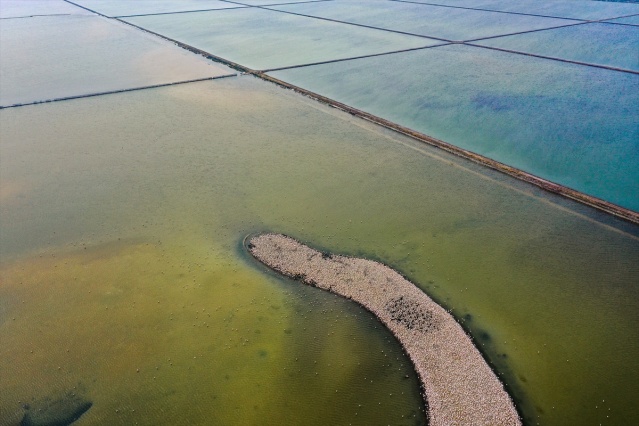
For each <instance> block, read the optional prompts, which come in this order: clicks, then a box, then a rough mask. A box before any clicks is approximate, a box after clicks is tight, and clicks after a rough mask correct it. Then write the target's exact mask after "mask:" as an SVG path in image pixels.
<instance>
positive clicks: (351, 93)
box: [272, 46, 639, 210]
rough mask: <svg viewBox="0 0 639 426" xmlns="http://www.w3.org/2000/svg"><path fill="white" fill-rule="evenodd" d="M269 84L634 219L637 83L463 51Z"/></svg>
mask: <svg viewBox="0 0 639 426" xmlns="http://www.w3.org/2000/svg"><path fill="white" fill-rule="evenodd" d="M390 64H392V66H390ZM272 75H273V76H274V77H276V78H279V79H282V80H284V81H287V82H290V83H291V84H294V85H297V86H301V87H304V88H306V89H308V90H310V91H313V92H316V93H320V94H322V95H324V96H327V97H329V98H332V99H335V100H337V101H339V102H343V103H345V104H347V105H351V106H353V107H355V108H358V109H361V110H364V111H366V112H369V113H372V114H375V115H377V116H380V117H382V118H385V119H388V120H391V121H393V122H396V123H399V124H401V125H404V126H407V127H409V128H411V129H415V130H417V131H420V132H422V133H425V134H427V135H430V136H433V137H436V138H438V139H441V140H443V141H446V142H449V143H452V144H454V145H456V146H459V147H461V148H464V149H468V150H471V151H474V152H476V153H479V154H482V155H484V156H487V157H489V158H492V159H495V160H497V161H500V162H503V163H506V164H508V165H511V166H514V167H517V168H519V169H522V170H525V171H527V172H530V173H532V174H535V175H537V176H540V177H542V178H544V179H548V180H551V181H553V182H557V183H560V184H563V185H565V186H568V187H570V188H573V189H576V190H578V191H582V192H584V193H586V194H589V195H593V196H595V197H599V198H603V199H604V200H607V201H610V202H612V203H615V204H619V205H621V206H623V207H626V208H629V209H633V210H639V198H638V197H637V195H636V194H637V190H638V188H639V174H638V173H637V170H639V145H638V144H639V117H638V116H637V114H635V113H634V112H633V111H634V110H635V109H636V108H635V106H636V105H637V103H638V102H639V76H637V75H633V74H626V73H621V72H615V71H608V70H602V69H597V68H591V67H583V66H577V65H572V64H566V63H561V62H557V61H551V60H544V59H538V58H531V57H526V56H523V55H513V54H508V53H503V52H497V51H492V50H488V49H481V48H477V47H472V46H442V47H435V48H431V49H425V50H421V51H416V52H407V53H399V54H393V55H389V56H385V57H379V58H366V59H359V60H354V61H348V62H340V63H335V64H326V65H318V66H313V67H307V68H299V69H291V70H283V71H277V72H273V73H272ZM373 87H374V88H375V90H372V88H373Z"/></svg>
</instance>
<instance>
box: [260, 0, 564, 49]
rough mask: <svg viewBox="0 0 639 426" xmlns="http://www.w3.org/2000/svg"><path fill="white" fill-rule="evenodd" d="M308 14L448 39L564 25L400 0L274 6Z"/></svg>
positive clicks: (536, 18)
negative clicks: (394, 0) (371, 4)
mask: <svg viewBox="0 0 639 426" xmlns="http://www.w3.org/2000/svg"><path fill="white" fill-rule="evenodd" d="M273 8H274V9H277V10H286V11H290V12H295V13H302V14H307V15H311V16H319V17H323V18H331V19H337V20H342V21H345V22H352V23H357V24H364V25H371V26H374V27H379V28H386V29H391V30H395V31H404V32H408V33H412V34H419V35H424V36H431V37H440V38H444V39H448V40H469V39H475V38H480V37H491V36H496V35H503V34H511V33H514V32H519V31H529V30H536V29H541V28H550V27H556V26H559V25H566V24H567V23H569V22H570V21H565V20H563V19H552V18H539V17H536V16H524V15H513V14H505V13H495V12H485V11H481V10H467V9H453V8H448V7H438V6H428V5H423V4H411V3H401V2H378V3H375V7H371V6H370V3H369V2H366V1H363V2H362V1H358V2H350V1H349V2H320V3H307V4H299V5H296V4H293V5H286V6H274V7H273Z"/></svg>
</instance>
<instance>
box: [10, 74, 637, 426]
mask: <svg viewBox="0 0 639 426" xmlns="http://www.w3.org/2000/svg"><path fill="white" fill-rule="evenodd" d="M0 140H1V141H2V142H1V143H0V159H1V160H0V197H1V199H0V200H1V202H0V232H1V233H0V250H1V253H2V263H1V264H0V280H1V281H0V342H2V343H1V345H0V386H1V388H2V391H1V393H0V396H1V397H0V424H1V425H3V426H4V425H14V424H18V423H19V421H20V419H21V417H22V415H23V413H24V411H25V408H23V406H24V405H25V404H29V406H30V407H31V406H33V407H37V404H38V403H39V402H38V401H41V400H42V399H44V398H47V397H51V398H56V395H60V394H63V393H64V392H67V391H69V390H72V391H73V392H76V393H78V394H80V395H81V396H82V397H83V398H86V399H87V400H90V401H91V402H92V403H93V405H92V407H91V408H90V409H89V410H88V411H87V412H86V413H85V414H84V415H83V416H82V417H81V418H80V420H78V421H77V424H78V425H93V424H126V425H129V424H136V423H137V424H149V425H151V424H153V425H155V424H184V425H186V424H221V425H240V424H246V425H248V424H263V425H266V424H269V425H270V424H273V425H274V424H304V425H310V424H322V425H324V424H344V425H345V424H361V425H372V424H393V425H398V424H406V425H412V424H423V423H424V422H425V420H426V419H425V415H424V414H423V410H424V407H423V404H422V403H421V396H420V391H419V387H418V382H417V379H416V377H415V375H414V373H413V372H412V369H411V366H410V362H409V361H408V359H407V358H406V357H405V356H404V355H403V354H402V352H401V349H400V347H399V346H398V344H397V343H396V342H395V340H394V339H393V338H392V336H391V335H390V334H389V333H388V332H387V331H385V330H384V329H382V328H381V327H380V325H379V324H378V323H377V321H376V320H375V319H374V318H372V316H371V315H370V314H368V313H366V312H363V311H362V310H361V309H360V308H358V307H357V306H354V305H353V304H352V303H351V302H349V301H345V300H342V299H339V298H338V297H337V296H334V295H331V294H326V293H322V292H321V291H319V290H317V289H313V288H308V287H304V286H302V285H300V284H299V283H297V282H293V281H289V280H286V279H283V278H281V277H279V276H277V275H275V274H273V273H270V272H268V271H266V270H265V269H264V268H263V267H262V266H260V265H258V264H257V263H256V262H255V261H254V260H252V259H251V258H250V257H249V256H247V254H246V252H245V251H244V249H243V246H242V239H243V238H244V237H245V236H246V235H247V234H249V233H251V232H259V231H265V230H269V231H276V232H282V233H285V234H289V235H291V236H294V237H296V238H298V239H300V240H302V241H304V242H307V243H309V244H310V245H312V246H314V247H318V248H321V249H324V250H331V251H334V252H338V253H345V254H350V255H356V256H365V257H369V258H375V259H379V260H381V261H383V262H385V263H386V264H388V265H390V266H392V267H394V268H396V269H398V270H399V271H400V272H402V273H404V274H405V275H407V276H408V277H409V278H410V279H411V280H413V281H414V282H416V283H417V284H418V285H420V286H421V287H422V288H423V289H424V290H425V291H427V292H428V294H429V295H431V296H432V297H433V298H435V299H436V300H438V301H439V302H441V303H442V304H443V305H444V306H445V307H447V308H448V309H451V310H452V312H453V313H454V314H455V315H456V316H457V318H458V319H459V320H460V321H462V322H463V324H464V325H465V326H466V327H467V328H468V329H469V330H470V331H471V333H472V334H473V336H474V338H475V339H476V341H477V343H478V344H479V346H480V347H481V348H482V350H483V351H484V352H485V354H486V356H487V359H488V360H489V361H490V362H491V364H492V365H493V366H494V367H495V369H496V371H497V372H498V373H499V374H500V375H501V376H502V377H503V378H504V380H505V381H506V383H507V385H508V389H509V391H510V392H511V393H512V394H513V396H514V398H515V400H516V401H517V404H518V406H519V408H520V410H521V411H522V414H523V416H524V418H525V420H526V422H527V423H529V424H536V423H539V424H543V425H566V424H575V425H577V424H579V425H585V424H599V423H601V424H610V425H613V424H616V425H627V424H635V423H639V408H638V407H637V406H636V404H635V402H636V397H637V395H639V366H638V364H637V359H639V331H638V330H639V309H638V308H639V297H637V296H638V295H639V294H638V293H639V263H638V262H637V259H638V258H639V238H638V236H639V229H638V228H637V227H636V226H634V225H629V224H624V223H622V222H618V221H616V220H614V219H611V218H609V217H605V216H602V215H600V214H598V213H595V212H592V211H590V210H588V209H586V208H584V207H580V206H577V205H574V204H573V203H570V202H568V201H566V200H561V199H558V198H556V197H551V196H548V195H547V194H544V193H542V192H541V191H539V190H537V189H534V188H532V187H529V186H527V185H524V184H522V183H519V182H515V181H513V180H511V179H509V178H506V177H503V176H500V175H498V174H496V173H493V172H490V171H485V170H482V169H480V168H478V167H477V166H474V165H471V164H468V163H466V162H464V161H461V160H458V159H456V158H453V157H450V156H447V155H444V154H443V153H441V152H439V151H436V150H434V149H431V148H429V147H427V146H425V145H423V144H419V143H416V142H412V141H410V140H408V139H406V138H402V137H399V136H398V135H394V134H393V133H391V132H387V131H383V130H380V129H378V128H376V127H373V126H372V125H369V124H366V123H364V122H362V121H360V120H357V119H354V118H352V117H351V116H349V115H347V114H344V113H341V112H338V111H336V110H333V109H330V108H327V107H323V106H321V105H319V104H317V103H314V102H312V101H310V100H306V99H304V98H302V97H300V96H298V95H296V94H294V93H292V92H287V91H284V90H282V89H280V88H277V87H276V86H273V85H271V84H268V83H265V82H262V81H260V80H257V79H255V78H253V77H250V76H243V77H231V78H226V79H221V80H215V81H209V82H200V83H191V84H185V85H179V86H172V87H165V88H158V89H152V90H144V91H139V92H131V93H126V94H115V95H109V96H102V97H98V98H86V99H78V100H74V101H69V102H57V103H51V104H43V105H35V106H28V107H21V108H16V109H8V110H3V111H2V112H1V114H0ZM30 409H33V408H30Z"/></svg>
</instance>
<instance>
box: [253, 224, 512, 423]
mask: <svg viewBox="0 0 639 426" xmlns="http://www.w3.org/2000/svg"><path fill="white" fill-rule="evenodd" d="M247 247H248V249H249V251H250V252H251V254H252V255H253V256H254V257H255V258H256V259H258V260H259V261H261V262H262V263H264V264H266V265H267V266H269V267H270V268H272V269H274V270H276V271H278V272H280V273H282V274H284V275H287V276H289V277H293V278H296V279H299V280H301V281H303V282H305V283H306V284H309V285H312V286H316V287H319V288H321V289H324V290H328V291H331V292H333V293H336V294H339V295H341V296H344V297H346V298H348V299H352V300H354V301H355V302H357V303H359V304H360V305H362V306H363V307H364V308H366V309H368V310H369V311H371V312H372V313H373V314H375V315H376V316H377V318H379V320H380V321H381V322H382V323H384V325H385V326H386V327H388V328H389V329H390V330H391V332H392V333H393V334H394V335H395V336H396V337H397V339H398V340H399V341H400V343H401V344H402V345H403V347H404V350H405V351H406V353H407V354H408V356H409V357H410V358H411V360H412V362H413V364H414V365H415V368H416V370H417V374H418V375H419V378H420V380H421V382H422V386H423V390H424V395H423V397H424V399H425V401H426V403H427V406H428V417H429V423H430V424H431V425H432V426H444V425H446V426H451V425H460V426H461V425H464V426H466V425H491V426H496V425H521V419H520V418H519V415H518V414H517V410H516V409H515V406H514V404H513V402H512V400H511V399H510V396H509V395H508V393H506V391H505V390H504V387H503V386H502V384H501V382H500V381H499V380H498V379H497V377H496V376H495V373H494V372H493V371H492V370H491V369H490V367H489V366H488V364H486V361H485V360H484V359H483V357H482V356H481V354H480V353H479V351H478V350H477V348H476V347H475V345H474V344H473V342H472V340H471V339H470V337H469V336H468V335H467V334H466V333H465V332H464V330H463V329H462V328H461V326H460V325H459V324H458V323H457V321H455V319H454V318H453V317H452V316H451V315H450V314H449V313H448V312H446V310H445V309H443V308H442V307H441V306H439V305H438V304H436V303H435V302H433V301H432V300H431V299H430V298H429V297H428V296H427V295H426V294H424V292H422V291H421V290H420V289H419V288H417V287H416V286H415V285H414V284H412V283H411V282H410V281H408V280H406V279H405V278H404V277H402V276H401V275H400V274H398V273H397V272H395V271H394V270H392V269H391V268H389V267H387V266H385V265H382V264H381V263H378V262H374V261H371V260H366V259H356V258H351V257H344V256H337V255H330V254H326V253H321V252H319V251H317V250H314V249H312V248H310V247H307V246H305V245H303V244H301V243H300V242H298V241H296V240H294V239H292V238H289V237H287V236H284V235H280V234H262V235H258V236H254V237H252V238H251V239H250V240H249V241H248V244H247Z"/></svg>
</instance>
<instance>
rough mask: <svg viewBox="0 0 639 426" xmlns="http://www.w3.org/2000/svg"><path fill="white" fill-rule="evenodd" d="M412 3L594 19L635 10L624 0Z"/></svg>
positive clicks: (442, 0) (420, 0)
mask: <svg viewBox="0 0 639 426" xmlns="http://www.w3.org/2000/svg"><path fill="white" fill-rule="evenodd" d="M411 1H415V2H416V3H434V4H441V5H447V6H461V7H469V8H478V9H489V10H498V11H502V12H513V13H530V14H535V15H544V16H554V17H559V18H571V19H584V20H596V19H607V18H616V17H620V16H624V15H630V14H634V13H639V12H638V9H639V6H638V5H636V4H628V3H613V2H600V1H579V0H577V1H575V0H523V1H509V0H432V1H429V0H411Z"/></svg>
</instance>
